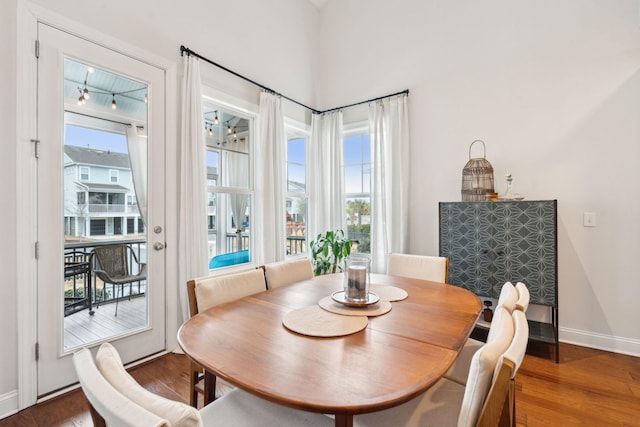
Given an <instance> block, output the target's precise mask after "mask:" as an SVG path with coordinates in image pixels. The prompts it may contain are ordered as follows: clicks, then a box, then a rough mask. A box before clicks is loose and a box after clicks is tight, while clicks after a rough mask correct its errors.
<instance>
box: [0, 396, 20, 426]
mask: <svg viewBox="0 0 640 427" xmlns="http://www.w3.org/2000/svg"><path fill="white" fill-rule="evenodd" d="M16 412H18V392H17V391H10V392H9V393H5V394H2V395H0V420H1V419H3V418H7V417H8V416H10V415H13V414H15V413H16Z"/></svg>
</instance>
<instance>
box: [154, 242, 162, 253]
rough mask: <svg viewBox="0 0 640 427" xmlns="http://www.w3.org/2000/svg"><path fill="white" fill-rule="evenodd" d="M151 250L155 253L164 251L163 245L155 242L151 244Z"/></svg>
mask: <svg viewBox="0 0 640 427" xmlns="http://www.w3.org/2000/svg"><path fill="white" fill-rule="evenodd" d="M153 249H155V250H156V251H161V250H163V249H164V244H162V243H160V242H156V243H154V244H153Z"/></svg>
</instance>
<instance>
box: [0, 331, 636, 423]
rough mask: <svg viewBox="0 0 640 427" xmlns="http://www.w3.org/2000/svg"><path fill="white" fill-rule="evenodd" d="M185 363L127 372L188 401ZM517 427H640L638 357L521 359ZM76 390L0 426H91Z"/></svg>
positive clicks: (581, 353) (171, 359)
mask: <svg viewBox="0 0 640 427" xmlns="http://www.w3.org/2000/svg"><path fill="white" fill-rule="evenodd" d="M188 368H189V361H188V359H187V358H186V357H185V356H184V355H178V354H167V355H165V356H162V357H160V358H158V359H155V360H153V361H151V362H148V363H146V364H143V365H140V366H137V367H135V368H133V369H131V371H130V372H131V374H132V375H133V376H134V378H136V380H137V381H138V382H140V383H141V384H142V385H143V386H144V387H146V388H147V389H149V390H151V391H152V392H154V393H157V394H160V395H162V396H165V397H167V398H169V399H174V400H178V401H181V402H185V403H187V402H188V388H189V377H188V374H187V372H188ZM516 421H517V426H520V427H523V426H524V427H533V426H563V427H564V426H607V427H608V426H624V427H629V426H640V358H638V357H633V356H625V355H620V354H615V353H609V352H605V351H600V350H594V349H589V348H585V347H578V346H574V345H570V344H562V343H561V344H560V363H559V364H556V363H555V362H554V361H553V360H551V359H548V358H541V357H537V356H533V355H529V354H528V355H527V356H526V357H525V359H524V362H523V364H522V366H521V368H520V370H519V371H518V374H517V376H516ZM91 425H92V423H91V417H90V416H89V412H88V403H87V401H86V400H85V398H84V395H83V394H82V391H80V390H76V391H73V392H70V393H67V394H65V395H62V396H59V397H57V398H55V399H51V400H49V401H46V402H43V403H41V404H38V405H35V406H32V407H31V408H28V409H25V410H23V411H21V412H19V413H18V414H15V415H13V416H11V417H7V418H5V419H3V420H0V427H9V426H11V427H14V426H20V427H32V426H47V427H56V426H91Z"/></svg>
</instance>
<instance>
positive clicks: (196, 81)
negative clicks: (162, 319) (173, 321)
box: [178, 55, 209, 320]
mask: <svg viewBox="0 0 640 427" xmlns="http://www.w3.org/2000/svg"><path fill="white" fill-rule="evenodd" d="M181 124H182V127H181V135H180V172H179V173H180V212H179V224H180V229H179V235H178V249H179V250H178V280H179V284H180V286H178V289H179V293H180V294H179V297H180V307H181V309H182V318H183V320H187V319H188V318H189V309H188V307H189V304H188V298H187V287H186V283H187V280H189V279H192V278H195V277H200V276H204V275H206V274H207V273H208V271H209V270H208V257H209V253H208V243H207V198H206V181H207V169H206V161H205V150H206V147H205V134H204V116H203V113H202V91H201V88H200V64H199V62H198V59H197V58H194V57H191V56H189V55H185V56H184V75H183V80H182V120H181Z"/></svg>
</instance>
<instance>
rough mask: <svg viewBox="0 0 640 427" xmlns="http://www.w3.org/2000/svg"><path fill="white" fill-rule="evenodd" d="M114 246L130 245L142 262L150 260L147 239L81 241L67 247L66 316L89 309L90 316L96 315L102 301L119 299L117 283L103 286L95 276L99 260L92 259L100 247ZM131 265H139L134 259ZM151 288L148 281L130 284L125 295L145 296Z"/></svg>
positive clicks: (123, 287) (131, 260)
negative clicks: (148, 258) (148, 287)
mask: <svg viewBox="0 0 640 427" xmlns="http://www.w3.org/2000/svg"><path fill="white" fill-rule="evenodd" d="M113 244H128V245H130V246H131V248H132V249H133V251H134V252H135V254H136V256H137V257H138V260H140V262H146V259H147V254H146V250H147V241H146V240H144V239H128V240H127V239H118V240H111V241H101V242H78V243H67V244H65V245H64V280H65V291H64V315H65V316H68V315H70V314H73V313H76V312H78V311H80V310H85V309H89V314H93V307H94V306H95V305H96V304H97V303H98V302H99V303H100V304H102V303H107V302H111V301H115V300H116V292H115V290H116V289H115V288H114V285H113V284H110V283H103V282H102V281H101V280H100V279H98V278H97V277H96V275H95V274H94V273H93V270H94V269H95V265H94V264H95V260H94V259H93V257H92V255H91V254H92V250H93V248H95V247H98V246H108V245H113ZM128 262H129V265H130V266H132V265H135V262H134V261H133V257H132V256H130V259H129V260H128ZM146 288H147V281H146V280H141V281H138V282H134V283H132V284H130V286H129V288H128V289H127V287H126V286H122V294H123V295H119V297H120V298H122V297H123V296H138V295H144V294H145V292H146Z"/></svg>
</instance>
